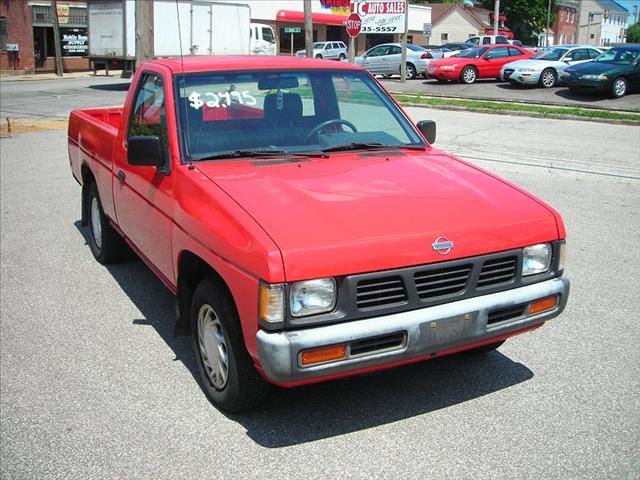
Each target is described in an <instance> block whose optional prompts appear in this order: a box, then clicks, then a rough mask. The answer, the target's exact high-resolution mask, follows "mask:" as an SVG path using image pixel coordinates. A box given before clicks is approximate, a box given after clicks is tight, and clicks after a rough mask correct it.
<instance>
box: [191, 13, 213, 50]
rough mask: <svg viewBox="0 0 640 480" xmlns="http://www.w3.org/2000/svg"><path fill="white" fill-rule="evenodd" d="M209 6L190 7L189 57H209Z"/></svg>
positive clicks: (210, 36)
mask: <svg viewBox="0 0 640 480" xmlns="http://www.w3.org/2000/svg"><path fill="white" fill-rule="evenodd" d="M211 15H212V11H211V5H203V4H199V3H194V4H192V5H191V55H211V52H212V50H211V38H212V35H211Z"/></svg>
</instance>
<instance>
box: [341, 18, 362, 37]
mask: <svg viewBox="0 0 640 480" xmlns="http://www.w3.org/2000/svg"><path fill="white" fill-rule="evenodd" d="M344 24H345V26H346V27H347V34H348V35H349V36H350V37H357V36H358V34H359V33H360V27H362V20H361V19H360V15H358V14H357V13H352V14H351V15H349V17H347V21H346V22H344Z"/></svg>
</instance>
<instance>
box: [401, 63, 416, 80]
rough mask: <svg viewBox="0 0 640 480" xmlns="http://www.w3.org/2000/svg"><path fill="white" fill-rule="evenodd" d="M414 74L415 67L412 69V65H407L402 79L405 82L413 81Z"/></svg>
mask: <svg viewBox="0 0 640 480" xmlns="http://www.w3.org/2000/svg"><path fill="white" fill-rule="evenodd" d="M416 74H417V73H416V67H414V66H413V64H412V63H407V68H406V71H405V74H404V78H406V79H407V80H413V79H414V78H416Z"/></svg>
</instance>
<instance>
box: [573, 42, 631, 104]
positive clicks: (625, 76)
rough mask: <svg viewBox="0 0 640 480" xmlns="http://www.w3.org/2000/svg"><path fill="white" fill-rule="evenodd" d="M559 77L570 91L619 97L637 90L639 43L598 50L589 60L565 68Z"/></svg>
mask: <svg viewBox="0 0 640 480" xmlns="http://www.w3.org/2000/svg"><path fill="white" fill-rule="evenodd" d="M564 72H565V75H564V76H563V77H562V80H563V81H564V82H565V83H566V84H567V85H568V86H569V89H570V90H572V91H582V92H603V93H604V92H608V93H609V94H610V95H611V96H612V97H613V98H620V97H623V96H625V95H626V94H627V93H629V92H631V91H633V90H640V44H633V43H630V44H625V45H621V46H619V47H615V48H612V49H610V50H607V51H606V52H604V53H602V54H601V55H600V56H599V57H597V58H596V59H595V60H594V61H593V62H587V63H581V64H579V65H573V66H571V67H569V68H567V69H566V70H565V71H564Z"/></svg>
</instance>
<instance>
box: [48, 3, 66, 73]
mask: <svg viewBox="0 0 640 480" xmlns="http://www.w3.org/2000/svg"><path fill="white" fill-rule="evenodd" d="M50 5H51V17H52V20H53V45H54V46H55V49H56V75H57V76H59V77H61V76H62V70H63V69H62V47H61V45H60V22H59V21H58V4H57V2H56V0H51V3H50Z"/></svg>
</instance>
